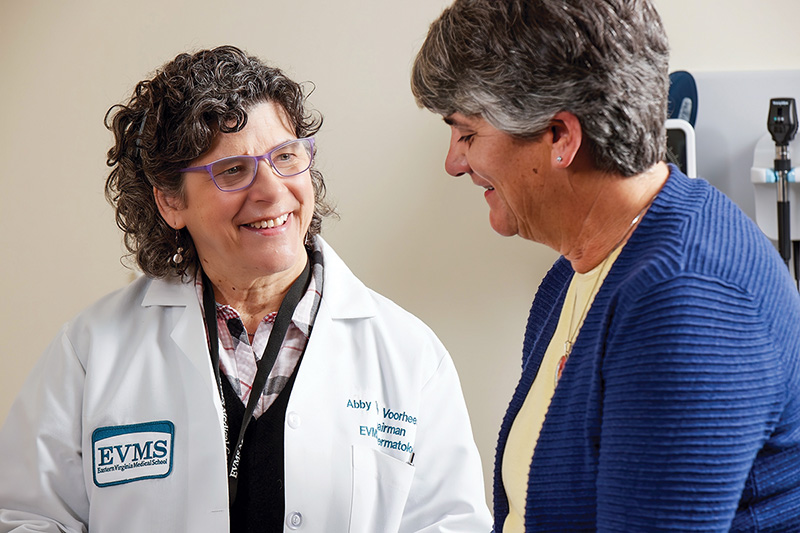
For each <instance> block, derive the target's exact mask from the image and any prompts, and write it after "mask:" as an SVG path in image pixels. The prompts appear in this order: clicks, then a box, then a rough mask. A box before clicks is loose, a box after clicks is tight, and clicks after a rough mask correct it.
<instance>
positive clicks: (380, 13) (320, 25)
mask: <svg viewBox="0 0 800 533" xmlns="http://www.w3.org/2000/svg"><path fill="white" fill-rule="evenodd" d="M657 2H658V6H659V8H660V9H661V12H662V15H663V18H664V21H665V25H666V28H667V31H668V33H669V35H670V38H671V42H672V47H673V61H672V66H673V70H677V69H687V70H762V69H763V70H768V69H797V68H800V33H798V31H797V28H798V25H800V3H798V2H797V0H765V1H763V2H756V1H754V0H727V1H722V0H657ZM447 3H449V2H447V1H446V0H405V1H403V2H397V1H391V2H389V1H381V0H337V1H335V2H331V1H327V0H294V1H292V2H278V1H274V0H252V1H231V2H226V3H224V4H223V3H220V2H212V1H210V0H194V1H191V2H189V1H185V0H183V1H174V2H165V1H163V0H158V1H157V0H140V1H138V2H133V3H131V2H119V1H116V2H114V1H108V0H74V1H72V2H49V1H44V0H27V1H24V2H22V1H17V2H11V1H8V0H6V1H4V2H3V7H2V11H3V15H2V17H1V18H0V50H2V51H3V52H2V54H0V73H2V74H0V117H2V121H3V122H2V128H0V169H2V178H0V179H2V188H1V189H0V250H1V252H0V253H1V254H2V256H0V257H2V276H0V293H1V294H2V295H3V298H2V299H1V300H0V309H2V311H1V312H0V317H2V321H1V322H0V328H2V332H1V333H2V334H0V338H2V341H0V367H2V371H0V420H3V419H4V418H5V416H6V414H7V412H8V409H9V407H10V404H11V402H12V400H13V397H14V396H15V395H16V394H17V393H18V391H19V390H20V388H21V387H22V383H23V381H22V380H23V379H24V377H25V375H26V374H28V372H29V371H30V369H31V368H32V366H33V364H34V362H35V361H36V360H37V358H38V355H39V354H40V353H41V351H42V350H43V349H44V347H45V346H46V344H47V343H48V342H49V341H50V339H52V338H53V336H54V335H55V333H56V332H57V330H58V328H59V326H60V325H61V324H62V323H63V322H64V321H66V320H67V319H68V318H69V317H70V316H72V315H73V314H74V313H75V312H77V311H78V310H79V309H81V308H83V307H85V306H86V305H87V304H89V303H90V302H92V301H94V300H95V299H97V298H98V297H99V296H101V295H102V294H105V293H106V292H108V291H110V290H113V289H115V288H117V287H120V286H122V285H124V284H125V283H127V282H128V280H129V279H130V273H129V272H128V271H127V270H125V269H124V268H123V267H122V266H120V263H119V257H120V255H121V252H122V247H121V244H120V236H119V232H118V231H117V229H116V227H115V224H114V221H113V215H112V211H111V209H110V207H109V206H108V205H107V204H106V203H105V200H104V198H103V192H102V187H103V183H104V180H105V177H106V172H107V169H106V167H105V152H106V150H107V149H108V147H109V146H110V143H111V135H110V134H109V133H108V132H107V131H106V130H105V129H104V127H103V125H102V119H103V116H104V114H105V111H106V110H107V109H108V107H110V106H111V105H113V104H114V103H117V102H119V101H121V100H123V99H125V98H126V97H127V96H128V95H129V92H130V90H131V89H132V88H133V85H134V84H135V83H136V82H137V81H138V80H140V79H143V78H145V77H147V76H148V75H149V73H150V72H151V71H152V70H153V69H154V68H155V67H157V66H159V65H161V64H163V63H164V62H166V61H167V60H169V59H171V58H172V57H174V56H175V55H176V54H177V53H179V52H181V51H184V50H187V49H198V48H205V47H212V46H215V45H218V44H223V43H231V44H236V45H238V46H240V47H242V48H244V49H246V50H247V51H248V52H250V53H252V54H255V55H258V56H260V57H262V58H263V59H267V60H269V61H271V62H273V63H274V64H276V65H278V66H280V67H282V68H284V69H285V70H287V71H288V72H289V73H290V75H292V76H293V77H294V78H295V79H298V80H313V81H314V83H315V84H316V87H317V88H316V91H315V93H314V94H313V96H312V98H311V101H312V103H313V105H314V106H315V107H316V108H317V109H319V110H320V111H321V112H322V113H323V114H324V116H325V125H324V127H323V130H322V132H321V133H320V134H319V136H318V144H319V148H320V167H321V169H322V170H323V172H324V173H325V176H326V179H327V183H328V187H329V191H330V193H331V197H332V198H333V199H334V200H336V202H337V204H338V209H339V212H340V213H341V220H340V221H338V222H335V223H329V224H328V226H327V227H326V228H325V229H324V235H325V236H326V237H327V239H328V240H329V241H330V242H331V243H333V244H334V246H335V247H336V248H337V249H338V251H339V252H340V254H341V255H342V256H343V257H344V258H345V259H346V260H347V261H348V262H349V264H350V266H351V268H352V269H353V271H354V272H355V273H356V274H357V275H359V276H360V277H361V278H362V279H363V280H364V281H365V282H366V283H367V284H368V285H370V286H372V287H373V288H375V289H376V290H378V291H380V292H383V293H384V294H386V295H387V296H389V297H390V298H392V299H394V300H395V301H397V302H398V303H400V304H401V305H403V306H404V307H406V308H408V309H409V310H411V311H412V312H414V313H415V314H417V315H418V316H420V317H421V318H423V319H424V320H425V321H426V322H428V324H430V325H431V327H433V329H434V330H435V331H436V332H437V333H438V334H439V335H440V337H441V338H442V340H443V341H444V343H445V345H447V346H448V348H449V349H450V351H451V352H452V354H453V358H454V360H455V362H456V365H457V367H458V369H459V371H460V374H461V378H462V383H463V387H464V392H465V395H466V398H467V403H468V406H469V408H470V411H471V415H472V420H473V426H474V431H475V436H476V440H477V442H478V445H479V447H480V450H481V453H482V456H483V459H484V463H485V465H484V468H485V472H486V475H487V487H488V486H489V485H490V477H491V467H492V461H493V455H494V445H495V436H496V431H497V428H498V427H499V423H500V419H501V417H502V415H503V412H504V411H505V407H506V404H507V402H508V399H509V398H510V395H511V391H512V389H513V387H514V385H515V384H516V377H517V374H518V372H519V362H520V348H521V344H522V335H523V328H524V324H525V320H526V317H527V311H528V307H529V305H530V301H531V298H532V296H533V293H534V291H535V289H536V286H537V285H538V282H539V281H540V279H541V277H542V276H543V275H544V273H545V272H546V270H547V268H548V267H549V265H550V264H551V263H552V261H553V260H554V259H555V257H556V256H555V254H554V252H552V251H551V250H549V249H546V248H544V247H542V246H539V245H535V244H531V243H528V242H525V241H522V240H520V239H504V238H501V237H499V236H497V235H495V234H493V232H492V231H491V229H490V228H489V226H488V223H487V208H486V206H485V204H484V201H483V199H482V194H481V191H480V190H479V189H477V188H475V187H473V186H472V185H471V183H470V182H469V181H468V180H463V179H462V180H453V179H451V178H449V177H447V176H446V174H445V172H444V169H443V157H444V152H445V149H446V146H447V139H448V132H447V130H446V128H445V126H444V125H443V124H442V122H441V120H440V119H439V117H436V116H433V115H431V114H429V113H428V112H426V111H422V110H419V109H417V107H416V105H415V104H414V101H413V98H412V96H411V93H410V91H409V89H408V72H409V68H410V65H411V62H412V60H413V56H414V54H415V52H416V50H417V49H418V47H419V45H420V43H421V41H422V39H423V38H424V36H425V33H426V30H427V26H428V24H429V23H430V21H431V20H433V19H434V18H435V17H436V16H437V15H438V13H439V12H440V11H441V9H442V7H443V6H444V5H446V4H447ZM223 5H224V6H225V7H223ZM228 6H232V7H228ZM487 494H490V489H488V488H487Z"/></svg>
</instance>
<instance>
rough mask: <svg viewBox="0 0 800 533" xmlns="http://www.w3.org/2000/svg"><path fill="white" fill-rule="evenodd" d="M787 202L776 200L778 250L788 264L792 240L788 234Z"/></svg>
mask: <svg viewBox="0 0 800 533" xmlns="http://www.w3.org/2000/svg"><path fill="white" fill-rule="evenodd" d="M789 222H790V220H789V202H781V201H778V252H780V254H781V257H782V258H783V261H784V262H785V263H786V264H787V265H788V264H789V259H790V258H791V257H792V240H791V235H790V234H789Z"/></svg>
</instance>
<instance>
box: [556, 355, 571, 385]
mask: <svg viewBox="0 0 800 533" xmlns="http://www.w3.org/2000/svg"><path fill="white" fill-rule="evenodd" d="M567 359H569V357H568V356H567V354H564V355H562V356H561V359H559V360H558V366H557V367H556V386H558V380H559V379H561V374H562V373H563V372H564V365H566V364H567Z"/></svg>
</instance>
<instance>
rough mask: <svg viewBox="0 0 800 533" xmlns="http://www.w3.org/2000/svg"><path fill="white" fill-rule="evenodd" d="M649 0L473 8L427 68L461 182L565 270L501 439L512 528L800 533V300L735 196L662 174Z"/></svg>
mask: <svg viewBox="0 0 800 533" xmlns="http://www.w3.org/2000/svg"><path fill="white" fill-rule="evenodd" d="M668 52H669V50H668V43H667V38H666V35H665V32H664V28H663V26H662V23H661V20H660V18H659V16H658V13H657V12H656V9H655V7H654V6H653V4H652V2H651V1H650V0H456V1H455V3H454V4H453V5H452V6H451V7H449V8H447V9H446V10H445V11H444V12H443V13H442V15H441V16H440V17H439V18H438V19H437V20H436V21H435V22H434V23H433V24H432V26H431V28H430V31H429V34H428V37H427V39H426V40H425V42H424V44H423V45H422V48H421V50H420V51H419V54H418V56H417V58H416V62H415V64H414V67H413V73H412V90H413V92H414V95H415V96H416V98H417V101H418V103H419V104H420V105H421V106H424V107H426V108H428V109H430V110H431V111H433V112H435V113H438V114H440V115H442V116H443V117H444V121H445V122H446V123H447V124H448V125H449V126H450V129H451V140H450V146H449V150H448V153H447V157H446V160H445V168H446V170H447V172H448V173H450V174H452V175H454V176H460V175H464V174H466V175H469V177H470V178H471V179H472V182H473V183H474V184H475V185H477V186H478V187H481V188H482V189H484V195H485V198H486V201H487V203H488V205H489V211H490V212H489V221H490V224H491V225H492V227H493V228H494V229H495V231H497V232H498V233H500V234H501V235H505V236H511V235H519V236H520V237H522V238H523V239H527V240H530V241H533V242H536V243H541V244H544V245H547V246H549V247H550V248H552V249H554V250H556V251H557V252H559V253H560V254H561V257H560V258H559V259H558V260H557V261H556V263H555V264H554V265H553V267H552V269H551V270H550V271H549V272H548V273H547V275H546V277H545V278H544V280H543V281H542V282H541V285H540V287H539V290H538V292H537V294H536V296H535V298H534V301H533V305H532V308H531V311H530V316H529V319H528V325H527V330H526V332H525V339H524V345H523V353H522V376H521V379H520V381H519V384H518V386H517V388H516V390H515V392H514V394H513V397H512V399H511V404H510V406H509V409H508V412H507V414H506V417H505V419H504V420H503V423H502V428H501V431H500V437H499V443H498V447H497V456H496V462H495V465H496V466H495V478H494V519H495V530H496V531H498V532H499V531H505V532H520V531H559V532H563V531H591V530H597V531H656V530H657V531H683V532H685V531H729V530H730V531H790V530H792V531H796V530H798V528H800V353H799V352H800V299H799V298H798V295H797V292H796V291H795V290H794V288H793V284H792V280H791V277H790V275H789V273H788V272H787V270H786V267H785V265H784V263H783V261H782V260H781V258H780V257H779V255H778V254H777V252H776V251H775V249H774V247H773V246H772V245H771V243H770V242H769V241H768V240H767V239H766V238H765V237H764V235H762V234H761V232H760V231H759V230H758V228H757V227H756V226H755V225H754V224H753V222H751V221H750V220H749V219H748V218H747V217H746V216H745V215H744V214H743V213H742V212H741V211H740V210H739V209H738V208H737V207H736V206H735V205H734V204H733V203H732V202H731V201H730V200H729V199H728V198H726V197H725V196H724V195H723V194H721V193H720V192H719V191H717V190H716V189H714V188H713V187H712V186H710V185H709V184H708V183H707V182H705V181H703V180H700V179H695V180H692V179H689V178H687V177H686V176H685V175H683V174H682V173H681V172H680V171H679V170H678V168H676V167H675V166H672V165H667V164H665V163H664V162H663V160H664V156H665V144H666V135H665V126H664V124H665V120H666V116H667V93H668V83H669V82H668V59H669V54H668Z"/></svg>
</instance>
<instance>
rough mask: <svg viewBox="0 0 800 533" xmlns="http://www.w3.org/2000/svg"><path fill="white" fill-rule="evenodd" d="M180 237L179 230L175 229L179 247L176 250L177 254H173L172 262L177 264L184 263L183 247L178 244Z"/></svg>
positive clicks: (176, 244)
mask: <svg viewBox="0 0 800 533" xmlns="http://www.w3.org/2000/svg"><path fill="white" fill-rule="evenodd" d="M178 238H179V235H178V230H175V247H176V248H177V249H176V250H175V254H174V255H173V256H172V262H173V263H174V264H175V265H180V264H181V263H183V247H182V246H178Z"/></svg>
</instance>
